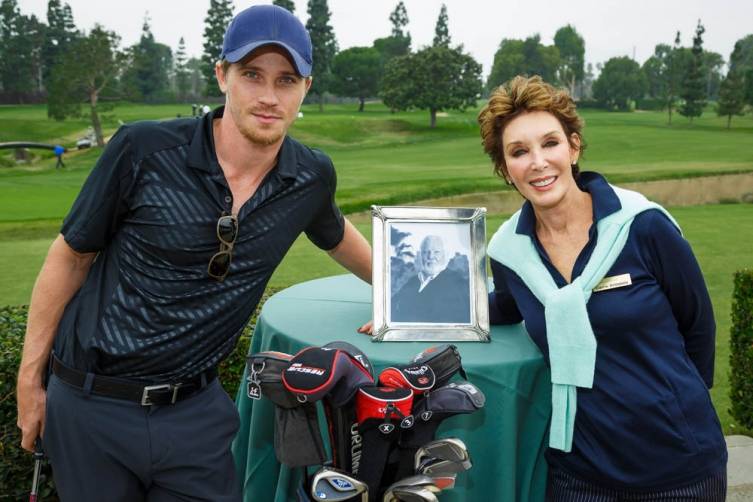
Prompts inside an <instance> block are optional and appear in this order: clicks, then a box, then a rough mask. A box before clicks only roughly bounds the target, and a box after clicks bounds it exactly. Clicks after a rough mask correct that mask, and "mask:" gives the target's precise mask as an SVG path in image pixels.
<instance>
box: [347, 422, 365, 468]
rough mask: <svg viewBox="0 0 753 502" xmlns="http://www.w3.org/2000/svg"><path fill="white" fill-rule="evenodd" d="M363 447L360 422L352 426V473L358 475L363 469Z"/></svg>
mask: <svg viewBox="0 0 753 502" xmlns="http://www.w3.org/2000/svg"><path fill="white" fill-rule="evenodd" d="M362 447H363V438H362V437H361V434H360V433H359V432H358V422H354V423H353V425H351V426H350V472H352V473H353V474H358V469H360V468H361V448H362Z"/></svg>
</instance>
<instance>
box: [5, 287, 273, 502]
mask: <svg viewBox="0 0 753 502" xmlns="http://www.w3.org/2000/svg"><path fill="white" fill-rule="evenodd" d="M274 292H275V291H274V290H272V289H271V288H270V289H268V290H267V291H266V292H265V293H264V296H262V299H261V301H260V302H259V307H257V309H256V312H254V314H253V316H251V319H250V321H249V323H248V325H247V326H246V328H245V329H244V330H243V334H242V335H241V337H240V339H239V340H238V345H237V346H236V348H235V350H234V351H233V353H232V354H231V355H230V356H229V357H228V358H227V359H226V360H225V361H223V362H222V364H220V367H219V368H218V372H219V378H220V382H221V383H222V386H223V387H224V388H225V390H226V391H227V393H228V394H230V396H231V397H232V398H235V394H236V391H237V389H238V385H239V384H240V380H241V378H242V376H243V370H244V368H245V365H246V354H247V353H248V348H249V344H250V341H251V333H252V332H253V329H254V326H255V325H256V318H257V316H258V314H259V311H260V309H261V305H262V304H263V303H264V302H265V301H266V300H267V299H268V298H269V296H271V295H272V294H273V293H274ZM27 311H28V309H27V307H26V306H21V307H0V501H1V502H6V501H8V502H10V501H17V500H26V499H27V498H28V494H29V490H30V488H31V479H32V472H33V468H34V462H33V460H32V456H31V455H30V454H29V453H27V452H25V451H23V450H22V449H21V447H20V443H21V435H20V431H19V430H18V428H17V427H16V373H17V371H18V365H19V363H20V362H21V348H22V345H23V338H24V333H25V332H26V316H27ZM39 498H40V500H44V501H45V502H54V501H57V500H58V498H57V495H56V492H55V487H54V485H53V482H52V475H51V472H50V469H49V466H46V467H45V470H44V477H43V479H42V482H41V484H40V497H39Z"/></svg>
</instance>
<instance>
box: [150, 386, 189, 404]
mask: <svg viewBox="0 0 753 502" xmlns="http://www.w3.org/2000/svg"><path fill="white" fill-rule="evenodd" d="M182 385H183V384H180V383H176V384H172V383H163V384H160V385H147V386H145V387H144V392H143V393H142V394H141V406H151V405H152V404H153V403H152V400H151V399H150V398H149V393H150V392H151V391H153V390H170V389H172V390H173V396H172V398H171V399H170V404H175V402H176V401H177V400H178V389H180V387H181V386H182Z"/></svg>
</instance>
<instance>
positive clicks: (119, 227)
mask: <svg viewBox="0 0 753 502" xmlns="http://www.w3.org/2000/svg"><path fill="white" fill-rule="evenodd" d="M311 52H312V51H311V41H310V39H309V35H308V33H307V31H306V29H305V28H304V26H303V25H302V24H301V23H300V21H299V20H298V19H297V18H295V17H294V16H293V15H292V14H291V13H289V12H288V11H286V10H284V9H282V8H280V7H276V6H272V5H259V6H254V7H251V8H249V9H246V10H244V11H243V12H241V13H240V14H238V15H237V16H236V17H235V18H234V19H233V21H232V23H231V24H230V26H229V27H228V29H227V32H226V34H225V39H224V44H223V50H222V54H221V57H220V61H219V62H218V63H217V65H216V75H217V81H218V84H219V86H220V89H222V92H223V93H224V94H225V106H223V107H219V108H217V109H216V110H214V111H212V112H210V113H208V114H207V115H205V116H204V117H202V118H201V119H200V120H196V119H178V120H173V121H168V122H160V123H157V122H141V123H135V124H129V125H126V126H123V127H121V128H120V129H119V130H118V132H117V133H116V134H115V135H114V136H113V138H112V140H111V141H110V143H109V144H108V146H107V148H106V149H105V151H104V153H103V154H102V157H101V158H100V159H99V161H98V162H97V165H96V166H95V168H94V169H93V171H92V173H91V175H90V177H89V178H88V180H87V181H86V183H85V184H84V187H83V188H82V190H81V193H80V194H79V196H78V198H77V200H76V202H75V203H74V205H73V207H72V208H71V211H70V213H69V214H68V216H67V217H66V219H65V222H64V223H63V227H62V229H61V234H60V235H59V236H58V238H57V239H56V240H55V241H54V242H53V244H52V246H51V248H50V251H49V254H48V256H47V259H46V261H45V264H44V266H43V268H42V271H41V272H40V275H39V278H38V279H37V282H36V285H35V287H34V291H33V293H32V299H31V305H30V309H29V320H28V327H27V333H26V339H25V343H24V349H23V359H22V362H21V366H20V368H19V376H18V387H17V397H18V413H19V414H18V425H19V427H20V428H21V430H22V434H23V440H22V446H23V447H24V448H26V449H28V450H31V449H32V446H33V443H34V440H35V438H37V437H38V436H40V435H41V436H42V440H43V443H44V447H45V450H46V453H47V455H48V457H49V459H50V462H51V463H52V466H53V473H54V477H55V483H56V485H57V488H58V491H59V493H60V495H61V498H62V500H63V502H68V501H74V502H87V501H95V500H96V501H100V500H110V501H127V502H137V501H144V500H148V501H150V502H157V501H173V500H184V501H185V500H196V501H198V500H202V501H212V502H222V501H237V500H239V499H240V481H239V480H237V479H236V478H235V472H234V465H233V459H232V456H231V453H230V444H231V442H232V440H233V438H234V437H235V434H236V432H237V428H238V423H239V420H238V413H237V411H236V409H235V406H234V404H233V402H232V400H231V399H230V398H229V397H228V395H227V394H226V393H225V392H224V390H223V389H222V387H221V386H220V384H219V382H218V381H217V378H216V369H215V368H216V367H217V364H218V363H219V362H220V361H222V360H223V359H224V358H225V357H227V356H228V355H229V354H230V353H231V351H232V350H233V348H234V346H235V343H236V341H237V339H238V336H239V335H240V334H241V332H242V330H243V328H244V326H245V325H246V323H247V321H248V318H249V317H250V316H251V314H252V313H253V311H254V309H255V307H256V305H257V303H258V301H259V299H260V298H261V295H262V292H263V290H264V288H265V286H266V284H267V282H268V280H269V278H270V276H271V275H272V272H273V271H274V269H275V267H276V266H277V265H278V264H279V262H280V261H281V260H282V258H283V256H284V255H285V253H286V252H287V250H288V249H289V248H290V246H291V245H292V244H293V242H294V241H295V240H296V238H297V237H298V236H299V235H300V233H301V232H305V233H306V235H307V236H308V237H309V239H310V240H311V241H312V242H313V243H314V244H316V245H317V246H318V247H320V248H322V249H324V250H326V251H327V252H328V253H329V254H330V255H331V256H332V257H333V258H334V259H335V260H336V261H338V262H339V263H341V264H342V265H343V266H345V267H346V268H347V269H349V270H351V271H352V272H353V273H355V274H356V275H357V276H358V277H360V278H362V279H363V280H365V281H370V278H371V249H370V247H369V245H368V242H367V241H366V240H365V239H364V238H363V236H361V235H360V233H359V232H358V231H357V230H356V229H355V228H354V227H353V225H351V224H350V223H349V222H348V221H347V220H346V219H345V218H344V217H343V216H342V214H341V213H340V211H339V209H338V207H337V205H336V204H335V201H334V195H335V186H336V178H335V172H334V168H333V165H332V161H331V160H330V159H329V157H327V156H326V155H325V154H323V153H322V152H320V151H318V150H315V149H311V148H308V147H306V146H304V145H302V144H300V143H298V142H297V141H295V140H294V139H292V138H290V137H289V136H288V135H287V131H288V128H289V127H290V125H291V124H292V123H293V121H294V120H295V118H296V116H297V114H298V110H299V107H300V105H301V102H302V101H303V98H304V96H305V95H306V92H307V90H308V89H309V87H310V85H311V76H310V75H311V65H312V58H311ZM95 258H96V259H95ZM291 314H294V313H291ZM48 367H49V368H50V369H51V374H50V375H49V382H48V384H47V387H46V388H45V387H44V386H43V381H44V380H45V377H46V376H47V375H48Z"/></svg>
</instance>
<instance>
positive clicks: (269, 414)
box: [233, 275, 551, 502]
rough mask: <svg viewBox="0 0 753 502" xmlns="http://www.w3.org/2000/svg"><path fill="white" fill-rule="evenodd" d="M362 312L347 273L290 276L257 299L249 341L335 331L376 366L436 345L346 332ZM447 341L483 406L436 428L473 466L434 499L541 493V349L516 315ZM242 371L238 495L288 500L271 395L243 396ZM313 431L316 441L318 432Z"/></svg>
mask: <svg viewBox="0 0 753 502" xmlns="http://www.w3.org/2000/svg"><path fill="white" fill-rule="evenodd" d="M371 314H372V313H371V287H370V286H369V285H368V284H366V283H364V282H363V281H361V280H359V279H357V278H356V277H354V276H352V275H342V276H335V277H327V278H323V279H317V280H313V281H309V282H305V283H302V284H298V285H295V286H292V287H290V288H288V289H286V290H284V291H281V292H279V293H277V294H276V295H274V296H272V297H271V298H270V299H269V300H268V301H267V302H266V304H265V305H264V307H263V309H262V312H261V315H260V317H259V319H258V323H257V325H256V329H255V331H254V335H253V340H252V343H251V349H250V350H251V353H255V352H260V351H263V350H277V351H281V352H287V353H290V354H294V353H296V352H297V351H298V350H300V349H302V348H304V347H307V346H311V345H324V344H325V343H327V342H330V341H333V340H344V341H347V342H350V343H352V344H354V345H356V346H357V347H359V348H360V349H361V350H363V351H364V352H365V353H366V355H367V356H368V357H369V359H370V360H371V363H372V364H373V366H374V368H375V370H376V372H377V374H378V372H379V371H381V370H382V369H383V368H385V367H387V366H389V365H391V364H394V363H406V362H408V361H409V359H410V358H412V357H413V356H414V355H415V354H417V353H418V352H420V351H422V350H423V349H425V348H427V347H430V346H432V345H436V344H435V343H430V342H380V343H373V342H371V341H370V339H369V337H368V336H366V335H362V334H359V333H356V328H357V327H358V326H361V325H362V324H363V323H364V322H366V321H368V320H369V319H371ZM453 343H455V345H457V346H458V349H459V350H460V354H461V356H462V358H463V367H464V368H465V370H466V372H467V374H468V379H469V380H470V381H471V382H472V383H473V384H475V385H476V386H477V387H479V388H480V389H481V390H482V391H483V392H484V394H485V395H486V406H485V407H484V408H483V409H481V410H479V411H477V412H476V413H473V414H471V415H459V416H455V417H452V418H449V419H447V420H445V421H444V422H443V423H442V425H441V426H440V428H439V431H438V433H437V437H458V438H460V439H462V440H463V441H465V443H466V444H467V446H468V450H469V452H470V454H471V459H472V460H473V467H472V468H471V469H470V470H469V471H467V472H464V473H461V474H459V475H458V477H457V482H456V486H455V488H453V489H451V490H447V491H445V492H442V494H441V500H442V501H444V502H451V501H469V502H476V501H494V502H506V501H526V502H535V501H538V500H544V494H545V488H546V462H545V460H544V451H545V449H546V443H547V441H546V438H547V437H548V436H547V428H548V422H549V416H550V413H551V404H550V403H551V384H550V378H549V370H548V368H547V367H546V365H545V363H544V360H543V358H542V356H541V353H540V352H539V350H538V348H537V347H536V346H535V345H534V344H533V342H532V341H531V340H530V338H529V337H528V335H527V333H526V332H525V330H524V329H523V327H522V325H516V326H493V327H492V330H491V342H490V343H479V342H453ZM245 378H246V375H245V374H244V377H243V382H242V384H241V386H240V390H239V392H238V396H237V397H236V404H237V406H238V410H239V413H240V418H241V426H240V430H239V432H238V436H237V438H236V440H235V442H234V444H233V454H234V456H235V462H236V471H237V473H238V476H239V479H240V480H241V481H242V483H243V491H244V500H245V501H246V502H272V501H275V502H285V501H288V500H294V499H295V495H294V494H295V490H296V489H297V487H298V485H299V483H300V480H301V472H300V469H289V468H287V467H286V466H283V465H281V464H280V463H279V462H278V461H277V459H276V458H275V453H274V445H273V437H274V435H273V434H274V429H273V426H274V420H273V418H274V409H273V405H272V404H271V403H270V402H269V400H267V399H261V400H259V401H253V400H251V399H249V398H248V397H247V396H246V394H245V392H246V391H245V387H246V386H245ZM323 437H324V439H325V443H326V441H327V436H326V434H324V435H323Z"/></svg>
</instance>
